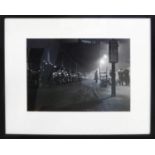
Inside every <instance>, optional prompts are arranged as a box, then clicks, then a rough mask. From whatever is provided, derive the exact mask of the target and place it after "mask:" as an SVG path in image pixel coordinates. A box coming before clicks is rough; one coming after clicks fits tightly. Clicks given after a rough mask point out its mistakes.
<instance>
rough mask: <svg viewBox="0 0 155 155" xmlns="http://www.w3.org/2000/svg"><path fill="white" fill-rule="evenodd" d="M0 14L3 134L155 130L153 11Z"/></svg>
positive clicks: (86, 134) (112, 133) (142, 132)
mask: <svg viewBox="0 0 155 155" xmlns="http://www.w3.org/2000/svg"><path fill="white" fill-rule="evenodd" d="M0 18H1V19H0V21H1V22H0V32H1V36H0V42H1V43H0V45H1V69H2V75H3V76H2V77H1V91H2V93H1V101H2V103H1V108H0V110H1V118H0V122H1V124H0V128H1V135H0V137H3V138H7V137H9V138H11V137H12V138H15V137H16V138H21V137H29V138H32V137H34V138H37V137H39V138H41V137H44V138H53V137H57V138H58V137H61V138H63V137H65V138H69V137H77V138H79V137H81V138H86V137H88V138H92V137H98V138H99V137H102V138H106V137H107V138H111V137H113V138H121V137H130V138H131V137H133V138H134V137H137V138H140V137H146V138H151V137H153V135H154V133H155V131H154V123H153V120H154V117H153V116H154V112H155V109H154V108H155V107H154V105H153V101H152V100H153V96H151V88H152V89H153V81H152V82H151V76H153V75H152V74H151V67H152V66H153V64H151V57H152V59H153V56H154V54H153V49H154V48H155V47H154V43H153V41H154V40H155V39H154V36H155V32H154V28H153V25H154V26H155V17H154V16H1V17H0ZM152 63H153V62H152ZM151 86H152V87H151ZM151 97H152V98H151ZM151 103H152V104H151Z"/></svg>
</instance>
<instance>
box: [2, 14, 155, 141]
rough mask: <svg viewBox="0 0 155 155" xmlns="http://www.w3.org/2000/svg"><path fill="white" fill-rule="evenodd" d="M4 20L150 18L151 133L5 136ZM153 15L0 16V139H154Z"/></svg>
mask: <svg viewBox="0 0 155 155" xmlns="http://www.w3.org/2000/svg"><path fill="white" fill-rule="evenodd" d="M6 18H150V19H151V36H150V37H151V62H150V63H151V114H150V115H151V133H150V134H149V135H145V134H140V135H139V134H138V135H27V134H22V135H21V134H6V133H5V74H4V73H5V69H4V67H5V62H4V53H5V46H4V40H5V34H4V32H5V24H4V21H5V19H6ZM154 51H155V15H135V16H134V15H125V16H124V15H117V16H115V15H109V16H108V15H106V16H104V15H59V16H57V15H32V16H30V15H22V16H20V15H1V16H0V90H1V92H0V139H17V138H18V139H25V138H29V139H32V138H35V139H38V138H39V139H40V138H41V139H42V138H46V139H49V138H52V139H60V138H65V139H75V138H76V139H77V138H78V139H79V138H80V139H90V138H91V139H92V138H93V139H94V138H97V139H101V138H106V139H107V138H109V139H111V138H117V139H118V138H119V139H126V138H133V139H140V138H143V139H144V138H145V139H150V138H155V95H153V92H154V89H155V81H154V80H153V79H155V78H154V77H155V72H153V68H154V66H155V61H153V60H155V52H154Z"/></svg>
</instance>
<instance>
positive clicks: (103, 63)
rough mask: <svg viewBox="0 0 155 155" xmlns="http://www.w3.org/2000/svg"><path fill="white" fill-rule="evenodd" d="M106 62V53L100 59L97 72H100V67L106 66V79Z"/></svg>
mask: <svg viewBox="0 0 155 155" xmlns="http://www.w3.org/2000/svg"><path fill="white" fill-rule="evenodd" d="M107 62H108V56H107V55H106V54H104V55H103V57H102V58H101V59H100V62H99V63H100V64H99V74H101V67H102V66H103V65H105V67H106V80H107Z"/></svg>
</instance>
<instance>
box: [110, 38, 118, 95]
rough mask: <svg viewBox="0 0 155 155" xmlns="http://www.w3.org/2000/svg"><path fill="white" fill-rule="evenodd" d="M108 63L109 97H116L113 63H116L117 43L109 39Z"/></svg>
mask: <svg viewBox="0 0 155 155" xmlns="http://www.w3.org/2000/svg"><path fill="white" fill-rule="evenodd" d="M109 62H110V63H111V64H112V71H111V77H112V85H111V96H112V97H114V96H116V79H115V63H117V62H118V42H117V40H114V39H111V40H110V41H109Z"/></svg>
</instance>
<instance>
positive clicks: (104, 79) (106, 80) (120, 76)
mask: <svg viewBox="0 0 155 155" xmlns="http://www.w3.org/2000/svg"><path fill="white" fill-rule="evenodd" d="M115 76H116V84H119V85H120V86H129V85H130V75H129V69H119V70H118V71H116V73H115ZM111 79H112V74H111V71H110V73H109V75H108V74H107V73H106V72H99V73H98V71H95V73H94V80H95V82H96V83H98V81H99V80H100V83H101V84H104V85H111V84H112V82H111Z"/></svg>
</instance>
